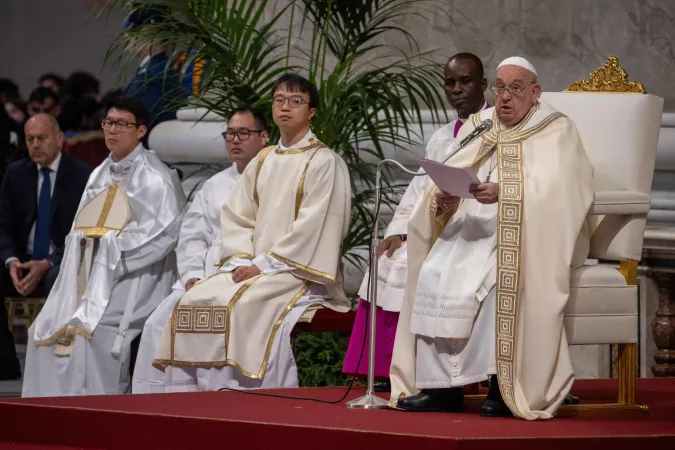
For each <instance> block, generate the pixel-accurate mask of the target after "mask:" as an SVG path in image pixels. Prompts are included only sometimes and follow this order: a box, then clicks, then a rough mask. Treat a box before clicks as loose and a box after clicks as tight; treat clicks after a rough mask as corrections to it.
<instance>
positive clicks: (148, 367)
mask: <svg viewBox="0 0 675 450" xmlns="http://www.w3.org/2000/svg"><path fill="white" fill-rule="evenodd" d="M223 137H224V138H225V148H226V150H227V156H228V157H229V159H230V160H231V161H233V162H234V164H232V166H230V167H228V168H227V169H225V170H223V171H222V172H220V173H218V174H216V175H214V176H213V177H211V178H209V179H208V180H207V181H206V182H205V183H204V185H203V186H202V188H201V189H200V190H199V192H198V193H197V195H195V198H194V200H193V201H192V204H191V205H190V208H189V209H188V211H187V213H186V214H185V217H184V218H183V223H182V225H181V228H180V236H179V238H178V247H177V249H176V256H177V258H178V273H179V275H180V278H179V280H178V281H176V284H174V286H173V291H172V292H171V294H169V296H168V297H167V298H166V299H164V301H163V302H162V303H161V304H160V305H159V307H157V309H156V310H155V312H153V313H152V315H151V316H150V317H149V318H148V320H147V321H146V322H145V326H144V327H143V335H142V338H141V344H140V348H139V351H138V359H137V362H136V366H135V370H134V379H133V385H132V389H131V391H132V392H133V393H134V394H149V393H161V392H164V372H162V371H161V370H159V369H157V368H155V367H153V366H152V361H153V359H155V354H156V353H157V350H158V349H159V343H160V342H161V339H162V332H163V331H164V327H165V326H166V324H167V322H168V321H169V319H170V318H171V313H172V312H173V308H174V306H175V305H176V302H177V301H178V300H180V299H181V297H183V295H184V294H185V292H186V291H189V290H190V289H191V288H192V287H193V286H194V285H195V284H196V283H198V282H200V281H202V280H204V279H206V278H208V277H210V276H211V275H213V274H214V273H215V272H216V270H217V269H218V267H217V266H216V262H217V261H218V260H219V259H220V245H221V244H220V210H221V209H222V207H223V204H224V203H225V201H226V200H227V199H228V197H229V195H230V191H231V190H232V188H233V187H234V185H235V184H236V182H237V180H238V179H239V176H240V175H241V174H242V173H243V172H244V169H245V168H246V166H247V165H248V163H249V162H250V161H251V159H253V158H254V157H255V156H256V155H257V154H258V152H260V150H262V149H263V147H264V146H265V144H266V143H267V137H268V135H267V121H266V120H265V117H264V116H263V115H262V113H261V112H260V111H258V110H255V109H252V108H250V107H248V106H242V107H240V108H237V109H235V110H234V112H232V114H231V115H230V119H229V120H228V121H227V131H225V132H223Z"/></svg>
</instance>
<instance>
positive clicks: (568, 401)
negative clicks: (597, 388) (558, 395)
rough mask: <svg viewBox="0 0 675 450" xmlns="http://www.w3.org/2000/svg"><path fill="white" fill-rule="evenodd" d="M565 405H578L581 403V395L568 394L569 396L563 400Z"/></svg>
mask: <svg viewBox="0 0 675 450" xmlns="http://www.w3.org/2000/svg"><path fill="white" fill-rule="evenodd" d="M563 404H565V405H578V404H579V397H577V396H576V395H572V394H567V397H565V401H564V402H563Z"/></svg>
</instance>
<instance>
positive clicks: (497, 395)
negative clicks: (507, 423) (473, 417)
mask: <svg viewBox="0 0 675 450" xmlns="http://www.w3.org/2000/svg"><path fill="white" fill-rule="evenodd" d="M480 415H481V416H483V417H511V416H512V415H513V413H512V412H511V410H510V409H509V407H508V406H506V403H504V399H503V398H502V394H501V392H499V381H498V380H497V375H492V376H491V377H490V390H489V391H488V395H487V398H486V399H485V402H484V403H483V405H482V406H481V407H480Z"/></svg>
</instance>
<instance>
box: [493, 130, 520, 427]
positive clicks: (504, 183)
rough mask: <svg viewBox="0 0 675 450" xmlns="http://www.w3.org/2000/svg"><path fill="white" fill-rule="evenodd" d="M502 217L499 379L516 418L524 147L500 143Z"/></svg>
mask: <svg viewBox="0 0 675 450" xmlns="http://www.w3.org/2000/svg"><path fill="white" fill-rule="evenodd" d="M497 152H498V153H497V158H498V165H499V214H498V233H499V234H498V238H497V239H498V240H497V321H496V326H497V330H496V333H495V334H496V340H497V342H496V350H497V377H498V379H499V389H500V391H501V394H502V398H503V399H504V401H505V402H506V404H507V406H508V407H509V409H510V410H511V411H512V412H513V413H514V414H515V415H516V416H520V414H519V413H518V408H517V407H516V401H515V395H514V382H515V375H516V336H517V329H516V324H517V323H518V298H519V295H518V291H519V287H520V253H521V241H522V229H523V194H524V184H523V166H522V163H523V162H522V144H521V143H520V142H516V143H508V144H506V143H499V144H497Z"/></svg>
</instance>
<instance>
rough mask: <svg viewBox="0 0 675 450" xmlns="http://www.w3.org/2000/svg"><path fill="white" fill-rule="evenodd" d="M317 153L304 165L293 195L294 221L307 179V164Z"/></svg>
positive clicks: (298, 211)
mask: <svg viewBox="0 0 675 450" xmlns="http://www.w3.org/2000/svg"><path fill="white" fill-rule="evenodd" d="M318 151H319V149H318V148H317V150H316V151H315V152H314V153H313V154H312V156H310V157H309V159H308V160H307V164H305V168H304V169H303V171H302V176H301V177H300V183H298V190H297V192H296V193H295V219H296V220H297V218H298V214H299V213H300V205H301V204H302V198H303V197H304V195H305V177H307V170H308V169H309V163H311V162H312V159H313V158H314V156H315V155H316V153H317V152H318Z"/></svg>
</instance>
